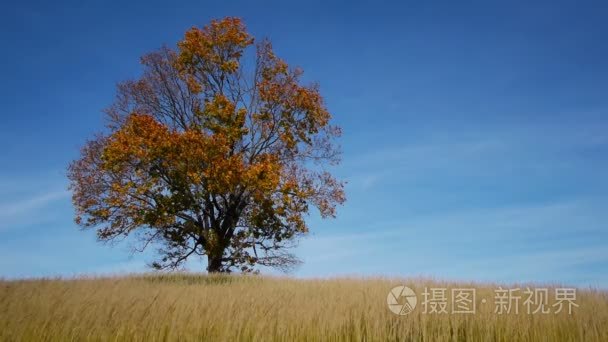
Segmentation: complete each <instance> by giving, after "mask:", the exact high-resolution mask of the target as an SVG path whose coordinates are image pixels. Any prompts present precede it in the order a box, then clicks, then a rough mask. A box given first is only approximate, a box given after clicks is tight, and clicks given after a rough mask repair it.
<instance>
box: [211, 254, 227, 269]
mask: <svg viewBox="0 0 608 342" xmlns="http://www.w3.org/2000/svg"><path fill="white" fill-rule="evenodd" d="M222 254H223V253H221V254H219V256H218V255H211V254H210V255H207V272H209V273H219V272H223V271H224V270H223V269H222Z"/></svg>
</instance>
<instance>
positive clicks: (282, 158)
mask: <svg viewBox="0 0 608 342" xmlns="http://www.w3.org/2000/svg"><path fill="white" fill-rule="evenodd" d="M141 63H142V65H143V69H144V70H143V74H142V75H141V77H140V78H139V79H136V80H130V81H126V82H123V83H120V84H119V85H118V87H117V96H116V101H115V102H114V103H113V104H112V105H111V106H110V107H109V108H108V109H107V110H106V111H105V112H106V117H107V119H108V120H107V128H106V129H105V130H104V131H103V132H102V133H99V134H98V135H97V136H96V137H95V138H94V139H92V140H90V141H88V142H87V143H86V144H85V146H84V147H83V148H82V151H81V155H80V157H79V159H77V160H75V161H73V162H72V163H71V164H70V166H69V168H68V177H69V179H70V188H71V190H72V193H73V202H74V205H75V208H76V222H77V223H78V224H79V225H81V226H82V227H84V228H93V229H96V231H97V236H98V238H99V239H100V240H102V241H112V240H115V239H117V238H121V237H126V236H129V235H135V236H136V238H137V241H139V242H140V243H141V245H139V247H138V248H139V249H140V250H143V249H145V248H146V247H148V246H151V245H155V246H157V247H158V252H159V259H158V260H157V261H154V262H153V263H152V266H154V267H155V268H158V269H173V268H179V267H181V266H182V265H183V263H184V262H185V260H186V259H188V258H189V257H191V256H197V255H198V256H206V258H207V270H208V271H209V272H230V271H232V270H235V269H236V270H240V271H243V272H248V271H253V270H256V265H264V266H271V267H278V268H283V269H285V268H289V267H291V266H293V265H294V264H295V263H297V259H296V258H295V256H294V255H293V254H291V253H290V252H289V249H288V248H289V247H291V246H293V244H294V242H295V241H297V238H298V237H299V236H301V235H303V234H305V233H307V232H308V229H309V228H308V225H307V223H306V221H305V217H306V216H307V215H308V213H309V210H310V208H311V207H316V208H317V209H318V211H319V213H320V215H321V217H323V218H327V217H334V216H335V214H336V206H337V205H339V204H342V203H343V202H344V201H345V194H344V183H343V182H342V181H340V180H338V179H336V178H335V177H334V176H333V175H332V174H331V173H330V172H329V171H328V166H330V165H335V164H337V163H339V157H340V151H339V147H338V145H337V144H336V138H338V137H339V136H340V134H341V132H340V129H339V127H337V126H335V125H333V124H331V122H330V121H331V115H330V113H329V112H328V110H327V108H326V106H325V104H324V101H323V98H322V96H321V94H320V92H319V87H318V85H316V84H303V82H302V81H301V75H302V70H301V69H299V68H292V67H290V66H288V65H287V63H286V62H285V61H283V60H282V59H280V58H279V57H277V56H276V55H275V53H274V52H273V49H272V45H271V43H270V42H269V41H268V40H261V41H259V42H257V41H254V38H253V37H252V36H251V35H250V34H249V33H248V32H247V31H246V29H245V26H244V24H243V22H242V21H241V20H240V19H239V18H230V17H229V18H224V19H221V20H213V21H211V23H210V24H209V25H207V26H204V27H202V28H198V27H193V28H191V29H190V30H188V31H187V32H186V33H185V35H184V37H183V39H182V40H181V41H180V42H179V43H178V44H177V48H176V49H171V48H168V47H164V48H161V49H159V50H158V51H155V52H152V53H150V54H148V55H145V56H144V57H142V59H141Z"/></svg>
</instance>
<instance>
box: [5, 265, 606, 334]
mask: <svg viewBox="0 0 608 342" xmlns="http://www.w3.org/2000/svg"><path fill="white" fill-rule="evenodd" d="M400 284H404V285H407V286H408V287H411V288H412V289H413V290H414V291H415V292H416V294H417V295H418V296H417V297H418V305H417V307H416V309H415V310H414V311H413V312H411V313H409V314H408V315H403V316H400V315H396V314H393V313H392V312H391V311H389V310H388V307H387V302H386V300H387V294H388V292H389V291H390V290H391V288H393V287H394V286H396V285H400ZM517 286H518V285H513V286H510V285H509V286H505V285H503V287H504V288H514V287H517ZM519 286H520V287H522V288H525V287H526V285H519ZM425 287H429V288H430V287H439V288H449V289H452V288H457V287H460V288H471V287H475V288H476V305H477V308H476V313H475V314H452V313H448V314H440V315H438V314H430V313H423V310H422V306H421V305H420V304H421V300H422V298H421V294H422V292H423V291H424V288H425ZM496 288H498V285H496V286H494V285H493V284H484V285H480V284H462V283H461V284H454V283H442V282H437V281H427V280H420V279H409V280H408V279H378V278H348V279H325V280H298V279H292V278H269V277H258V276H204V275H186V274H171V275H134V276H128V277H107V278H79V279H63V280H62V279H42V280H17V281H0V340H1V341H201V340H206V341H215V340H220V341H235V340H248V341H249V340H256V341H291V340H302V341H304V340H305V341H345V340H368V341H506V342H507V341H508V342H510V341H608V293H607V292H605V291H596V290H583V289H578V292H577V298H576V304H578V305H579V306H578V307H576V308H574V311H573V313H572V314H571V315H569V314H567V312H566V311H567V310H566V309H564V310H563V312H562V313H560V314H554V313H550V314H540V313H538V314H527V313H526V312H525V311H526V310H525V308H524V307H523V306H522V305H521V303H520V309H519V310H520V311H519V314H517V315H516V314H514V312H511V314H498V313H495V312H494V310H495V306H494V296H495V292H494V290H495V289H496ZM551 291H552V290H551ZM550 293H551V292H550ZM483 299H486V300H487V302H486V303H485V304H484V303H483V302H482V300H483ZM522 301H523V299H522ZM550 303H551V301H550ZM448 308H449V307H448Z"/></svg>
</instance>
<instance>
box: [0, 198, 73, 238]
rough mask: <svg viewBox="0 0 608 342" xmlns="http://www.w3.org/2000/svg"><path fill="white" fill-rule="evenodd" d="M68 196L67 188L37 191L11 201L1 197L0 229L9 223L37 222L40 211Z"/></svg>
mask: <svg viewBox="0 0 608 342" xmlns="http://www.w3.org/2000/svg"><path fill="white" fill-rule="evenodd" d="M67 197H69V192H68V191H67V190H55V191H49V192H45V193H38V194H35V195H31V196H29V197H26V198H21V199H18V200H15V201H11V200H10V199H8V198H3V199H2V202H0V222H1V223H0V229H2V228H4V227H7V226H9V225H23V224H29V223H35V222H39V221H40V218H41V213H42V212H43V211H45V210H48V207H50V206H52V205H53V204H55V203H57V202H59V201H63V200H65V199H66V198H67Z"/></svg>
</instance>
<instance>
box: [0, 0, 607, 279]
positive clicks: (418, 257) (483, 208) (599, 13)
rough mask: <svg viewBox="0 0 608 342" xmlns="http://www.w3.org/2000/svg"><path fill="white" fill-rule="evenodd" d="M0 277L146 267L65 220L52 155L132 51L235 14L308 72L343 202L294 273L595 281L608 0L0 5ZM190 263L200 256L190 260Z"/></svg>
mask: <svg viewBox="0 0 608 342" xmlns="http://www.w3.org/2000/svg"><path fill="white" fill-rule="evenodd" d="M0 13H1V14H0V17H1V18H0V19H1V20H0V28H1V29H0V41H1V42H2V45H3V48H2V53H1V54H0V74H1V75H2V78H1V80H2V81H1V82H0V104H1V105H2V111H1V112H0V113H1V114H0V115H1V120H0V146H1V147H2V153H1V155H0V276H3V277H11V278H12V277H24V276H27V277H29V276H49V275H68V276H70V275H76V274H83V273H86V274H102V273H120V272H136V271H144V270H146V268H145V266H144V264H145V262H146V261H148V260H150V257H151V255H150V254H144V255H134V256H131V253H130V252H129V244H128V243H123V244H118V245H116V246H105V245H102V244H99V243H97V242H96V241H95V236H94V233H93V232H92V231H87V232H82V231H79V230H78V228H77V227H76V226H75V224H74V223H73V222H72V218H73V209H72V207H71V203H70V194H69V193H68V192H67V190H66V187H67V181H66V177H65V168H66V166H67V164H68V163H69V161H71V160H72V159H74V158H76V157H77V156H78V150H79V148H80V146H81V145H82V144H83V143H84V141H85V140H86V139H87V138H88V137H91V136H92V134H94V133H95V132H96V131H99V130H100V129H101V128H102V125H103V117H102V114H101V109H103V108H104V107H106V106H107V105H109V104H110V103H111V101H112V99H113V96H114V89H115V88H114V86H115V84H116V83H117V82H119V81H121V80H124V79H128V78H132V77H136V76H137V75H138V73H139V72H140V67H139V63H138V58H139V56H141V55H142V54H144V53H146V52H149V51H152V50H154V49H156V48H158V47H160V46H161V45H163V44H166V45H169V46H172V45H174V44H175V42H176V41H178V40H179V39H180V37H181V35H182V34H183V32H184V31H185V30H186V29H188V28H189V27H191V26H193V25H203V24H205V23H207V22H208V21H209V20H210V19H211V18H217V17H223V16H240V17H243V18H244V20H245V22H246V24H247V26H248V28H249V30H250V31H251V32H252V33H253V34H254V35H255V36H256V37H258V38H260V37H269V38H270V39H271V40H272V41H273V44H274V47H275V50H276V51H277V53H278V54H279V55H280V56H281V57H283V58H284V59H286V60H287V61H288V62H289V63H290V64H292V65H299V66H301V67H302V68H303V69H304V70H305V77H306V79H308V80H315V81H318V82H319V83H320V85H321V90H322V93H323V94H324V95H325V97H326V102H327V104H328V107H329V109H330V110H331V112H332V113H333V114H334V118H335V122H336V123H337V124H339V125H340V126H342V128H343V130H344V137H343V139H342V141H341V144H342V146H343V150H344V155H343V163H342V165H341V166H340V167H338V168H336V169H335V173H336V174H337V175H339V176H340V177H342V178H344V179H346V180H348V182H349V184H348V186H347V196H348V201H347V203H346V204H345V206H344V207H342V208H340V210H339V216H338V218H337V219H335V220H331V221H321V220H319V219H317V218H315V217H312V218H311V220H310V222H311V226H312V234H311V235H310V236H309V237H308V238H306V239H304V240H303V241H302V242H301V244H300V247H298V249H297V250H296V252H297V254H298V255H299V256H300V257H301V258H302V259H303V260H304V262H305V263H304V264H303V265H302V267H300V268H299V269H298V270H297V271H296V272H295V273H294V274H295V275H296V276H301V277H316V276H338V275H388V276H419V275H422V276H429V277H435V278H439V279H463V280H475V281H497V282H527V281H535V282H543V283H544V282H551V283H565V284H572V285H579V286H599V287H604V288H606V287H608V227H607V225H608V211H607V210H606V208H608V181H607V179H606V175H607V171H608V131H607V128H608V96H607V95H608V44H606V37H608V21H606V18H607V17H608V5H607V4H606V3H605V2H604V3H603V4H602V3H601V2H597V3H592V2H582V1H580V2H579V1H576V2H574V1H573V2H571V3H560V2H556V1H547V2H529V1H505V2H493V1H478V2H466V4H465V2H455V1H445V2H424V3H423V2H381V1H377V2H371V1H370V2H367V3H365V2H328V1H324V2H321V1H301V2H285V1H282V2H270V1H263V2H259V3H258V4H253V3H252V2H245V1H243V2H239V1H230V2H226V3H223V2H220V1H213V2H203V1H192V2H180V3H179V4H174V3H170V2H168V1H163V2H158V1H146V2H140V3H136V2H129V3H126V2H110V1H104V2H93V1H74V2H66V1H63V2H61V1H55V2H40V3H34V2H30V1H25V2H21V3H13V4H10V5H9V4H3V5H2V11H0ZM189 266H190V267H191V269H192V270H194V271H196V270H202V269H203V265H200V264H197V263H196V262H193V263H191V264H189Z"/></svg>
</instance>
